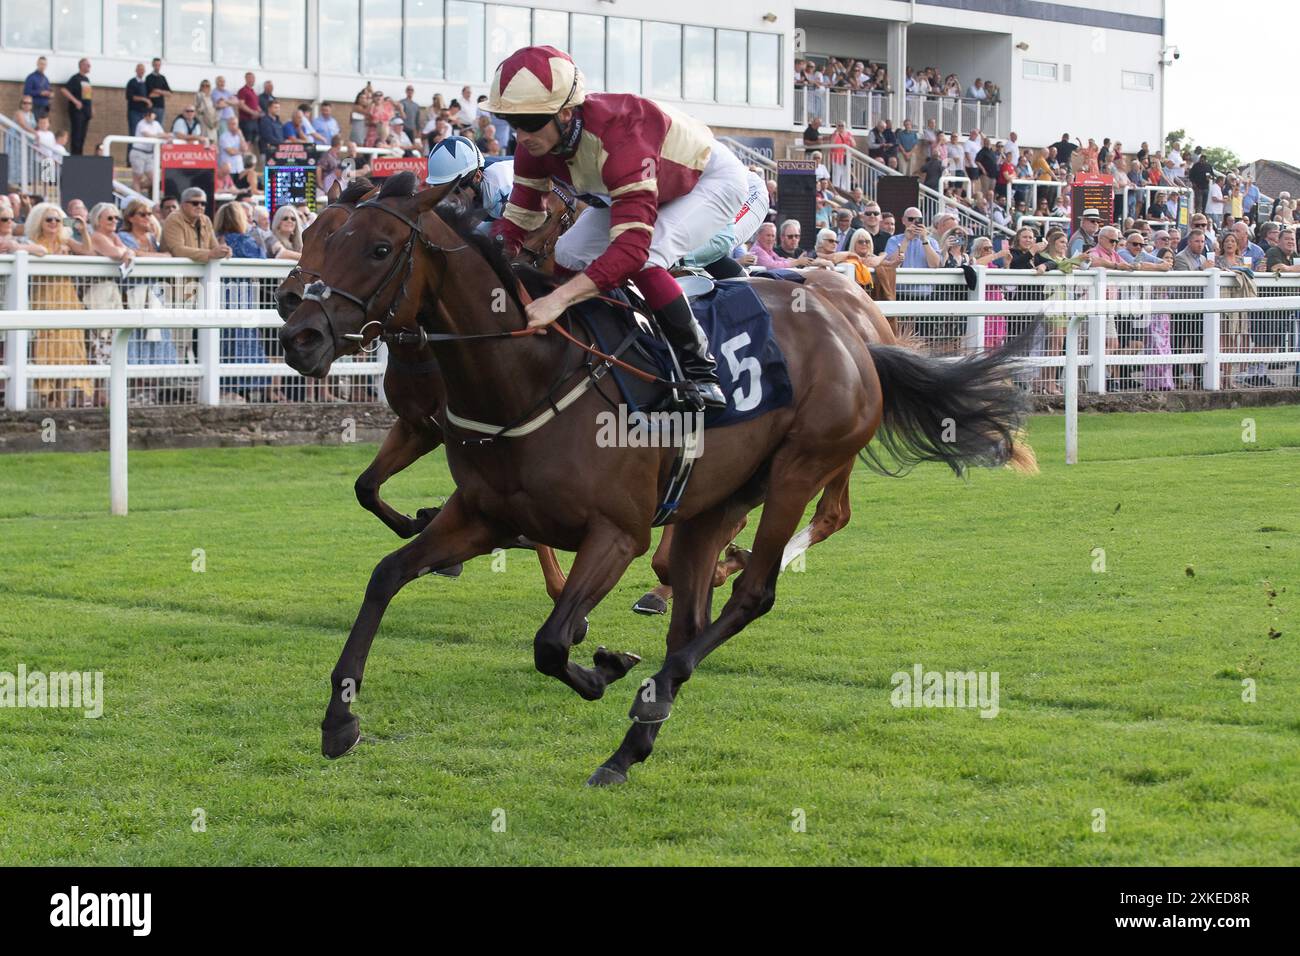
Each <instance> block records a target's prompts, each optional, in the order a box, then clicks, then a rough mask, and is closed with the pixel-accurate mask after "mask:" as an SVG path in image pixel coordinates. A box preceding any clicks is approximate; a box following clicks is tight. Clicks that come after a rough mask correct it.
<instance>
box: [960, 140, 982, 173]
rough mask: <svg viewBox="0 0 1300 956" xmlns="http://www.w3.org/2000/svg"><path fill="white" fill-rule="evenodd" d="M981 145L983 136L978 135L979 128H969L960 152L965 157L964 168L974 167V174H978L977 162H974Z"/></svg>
mask: <svg viewBox="0 0 1300 956" xmlns="http://www.w3.org/2000/svg"><path fill="white" fill-rule="evenodd" d="M983 146H984V138H983V137H980V134H979V130H971V135H970V138H969V139H967V140H966V142H965V143H962V153H963V155H965V157H966V168H967V169H974V170H975V176H979V164H976V163H975V156H976V155H978V153H979V151H980V150H982V148H983ZM971 178H974V177H971Z"/></svg>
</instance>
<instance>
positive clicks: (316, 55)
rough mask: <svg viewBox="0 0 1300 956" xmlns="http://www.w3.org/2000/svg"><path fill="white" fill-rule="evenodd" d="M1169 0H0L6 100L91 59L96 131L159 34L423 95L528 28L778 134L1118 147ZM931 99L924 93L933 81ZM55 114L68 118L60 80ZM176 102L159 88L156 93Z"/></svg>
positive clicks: (471, 73)
mask: <svg viewBox="0 0 1300 956" xmlns="http://www.w3.org/2000/svg"><path fill="white" fill-rule="evenodd" d="M1164 22H1165V21H1164V0H1084V2H1078V0H1076V2H1053V3H1047V2H1039V0H913V2H901V0H848V2H845V0H763V2H761V3H758V4H747V3H721V4H701V3H699V2H695V0H655V2H649V0H542V2H540V3H538V4H537V5H536V6H526V5H523V4H518V3H511V2H508V0H505V2H496V3H480V2H470V0H0V113H5V114H12V112H13V111H14V110H15V109H16V106H17V101H18V93H19V90H20V88H21V82H22V79H23V77H24V76H26V74H27V73H28V72H29V71H30V70H31V69H32V67H33V64H34V61H35V58H36V56H37V55H38V54H46V55H47V56H49V58H50V64H49V71H48V75H49V77H50V79H51V80H52V81H53V82H54V83H56V84H59V83H62V82H63V81H64V80H65V79H66V78H67V77H69V76H70V75H72V74H73V73H74V72H75V71H76V63H77V60H78V58H80V57H81V56H88V57H90V59H91V61H92V64H93V66H92V71H91V74H90V76H91V80H92V82H93V83H94V84H95V87H96V96H95V100H94V102H95V110H96V118H95V120H94V121H93V126H92V128H91V131H90V136H89V139H88V149H89V148H90V146H89V144H94V143H96V142H98V139H99V138H100V137H102V136H103V135H107V134H108V133H111V132H112V133H121V132H125V104H124V97H123V95H122V93H121V90H122V88H123V87H124V85H125V83H126V81H127V80H128V79H129V78H130V77H131V75H132V70H133V68H134V66H135V64H136V63H137V62H145V63H146V64H147V63H148V61H149V60H150V59H151V58H152V57H154V56H156V55H159V54H161V55H162V57H163V58H164V61H165V73H166V75H167V77H168V79H169V81H170V83H171V86H172V89H173V90H174V91H175V92H174V94H173V95H174V96H185V98H186V99H188V96H187V95H186V94H189V93H192V91H193V90H195V89H196V88H197V86H198V83H199V81H200V80H202V79H205V78H207V79H211V78H213V77H214V76H216V75H217V74H222V75H225V76H226V78H227V81H228V84H229V85H230V87H231V88H232V89H234V88H238V87H239V86H240V85H242V83H243V74H244V73H245V71H248V70H251V71H253V72H254V73H256V75H257V83H258V84H259V88H260V84H261V83H262V82H263V81H264V80H266V79H270V80H273V81H274V83H275V92H276V95H277V96H279V97H281V98H282V99H285V100H295V99H307V100H330V101H334V102H348V101H351V100H352V99H353V97H354V96H355V95H356V93H357V91H358V89H359V88H360V87H361V86H363V85H364V83H365V81H366V80H369V81H370V82H371V83H372V84H373V85H374V87H375V88H376V89H382V90H384V91H385V92H386V93H390V94H392V95H394V96H395V97H400V96H402V95H403V93H404V89H405V86H406V84H407V83H408V82H409V83H412V84H413V85H414V86H415V88H416V97H417V99H419V100H420V102H422V103H427V102H428V100H429V98H430V97H431V96H432V94H434V93H435V92H441V93H443V94H444V96H447V97H452V96H458V95H459V94H460V91H461V88H462V87H463V86H465V85H469V86H471V87H472V88H473V92H474V94H475V96H477V95H478V94H480V93H483V92H485V91H486V87H487V83H488V81H489V79H490V76H491V72H492V68H493V66H494V64H495V63H496V62H497V61H498V60H499V59H500V58H502V57H503V56H505V55H506V54H507V53H508V52H510V51H511V50H512V49H514V48H516V47H519V46H522V45H525V44H527V43H530V42H532V43H551V44H554V45H557V46H560V47H564V48H566V49H568V50H569V51H570V52H571V53H572V54H573V56H574V57H575V59H576V60H577V61H578V62H579V63H580V65H581V66H582V68H583V69H584V71H586V73H587V77H588V81H589V85H590V86H591V87H592V88H594V89H605V90H610V91H634V92H640V93H643V94H645V95H649V96H653V97H656V98H659V99H663V100H667V101H676V102H679V103H682V104H684V106H685V107H686V108H687V109H688V110H689V111H690V112H692V113H693V114H695V115H696V116H698V117H699V118H701V119H703V120H705V121H706V122H709V123H710V124H712V125H714V126H715V127H717V128H719V129H722V130H726V131H730V132H747V133H749V134H751V135H758V136H763V137H772V138H773V139H774V140H775V141H776V143H777V144H778V145H779V144H780V143H781V142H782V141H783V140H786V139H789V138H790V137H792V136H793V135H794V131H795V130H798V129H802V128H803V126H804V125H805V123H806V121H807V119H808V118H809V114H810V113H812V112H813V111H814V110H817V111H818V115H820V116H821V118H822V120H823V121H824V122H825V123H826V124H828V125H829V124H830V123H832V122H834V121H835V120H837V119H842V120H844V121H845V122H847V123H849V124H850V126H851V127H853V128H855V129H856V130H858V131H865V129H866V128H867V127H869V126H870V125H872V124H874V122H875V121H877V120H878V119H881V118H889V119H891V120H892V121H893V123H894V124H895V125H896V126H897V125H901V122H902V119H903V118H904V117H908V116H910V117H911V118H913V119H914V121H917V122H918V124H919V125H924V121H925V120H926V119H928V118H930V117H934V118H936V120H937V125H939V126H940V127H941V128H944V129H955V128H958V127H960V128H961V129H963V130H968V129H969V128H970V127H971V126H975V125H978V126H980V127H981V128H983V129H984V130H985V131H986V132H987V133H990V134H993V135H999V136H1005V135H1006V134H1007V133H1008V132H1010V131H1011V130H1013V129H1014V130H1016V131H1017V132H1018V133H1019V135H1020V138H1021V141H1022V142H1025V143H1044V144H1045V143H1049V142H1052V141H1053V140H1055V139H1056V138H1058V137H1059V136H1060V134H1061V132H1062V131H1063V130H1068V131H1069V132H1070V133H1071V135H1079V136H1082V137H1084V138H1085V139H1086V137H1088V136H1096V137H1098V139H1100V137H1102V136H1110V137H1113V138H1119V139H1121V140H1122V141H1123V142H1125V143H1126V144H1129V145H1130V146H1131V147H1134V148H1135V147H1136V145H1137V144H1138V143H1139V142H1141V141H1142V140H1149V141H1151V142H1153V143H1154V142H1157V141H1159V140H1160V138H1161V136H1162V133H1163V129H1162V126H1163V123H1162V120H1163V110H1162V105H1161V104H1162V99H1163V85H1164V84H1163V76H1162V72H1163V70H1164V69H1166V68H1167V67H1166V65H1165V63H1166V61H1168V62H1169V63H1172V59H1171V58H1170V57H1168V56H1167V54H1166V43H1165V37H1164ZM830 56H834V57H838V58H840V59H841V60H844V59H850V60H851V59H861V60H866V61H870V62H872V63H873V64H878V65H883V66H885V67H886V68H887V69H888V72H889V77H890V81H891V86H892V92H890V93H875V94H871V95H866V94H860V95H850V94H847V93H845V94H836V93H834V92H827V93H824V94H818V93H816V92H814V94H813V96H812V99H811V100H810V98H809V91H808V90H806V89H805V88H802V87H799V86H797V85H796V83H795V69H794V65H795V61H796V59H799V58H803V57H808V58H812V59H814V60H815V61H818V62H824V61H825V59H826V58H827V57H830ZM927 66H935V67H937V68H938V70H939V71H940V73H941V74H945V75H946V74H949V73H953V74H956V75H957V76H958V77H959V78H960V81H961V86H962V89H963V92H965V91H966V89H967V88H968V87H969V86H970V84H971V83H972V82H973V81H974V80H975V79H976V78H977V77H978V78H980V79H982V80H984V81H986V82H992V83H993V84H994V85H995V86H996V88H997V89H998V91H999V95H998V102H997V103H995V104H993V103H984V104H974V103H970V102H967V103H965V104H961V103H949V104H943V103H939V102H938V101H937V100H935V101H934V102H929V103H927V102H926V97H924V96H917V95H912V96H909V95H908V94H907V92H906V91H905V89H904V80H905V77H906V72H907V69H908V67H915V68H921V67H927ZM931 100H934V98H931ZM55 103H56V106H55V110H54V118H55V122H54V126H55V128H58V127H60V126H62V125H65V124H64V117H65V110H64V104H63V102H62V100H61V98H59V97H58V96H57V93H56V98H55ZM170 111H171V107H170V104H169V112H170Z"/></svg>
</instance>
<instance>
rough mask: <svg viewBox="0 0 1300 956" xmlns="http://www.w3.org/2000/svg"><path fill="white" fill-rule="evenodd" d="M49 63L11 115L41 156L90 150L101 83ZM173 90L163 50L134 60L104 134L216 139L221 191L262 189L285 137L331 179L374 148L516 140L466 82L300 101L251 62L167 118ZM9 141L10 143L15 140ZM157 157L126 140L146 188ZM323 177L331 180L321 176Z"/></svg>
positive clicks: (485, 146)
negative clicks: (55, 78) (238, 80)
mask: <svg viewBox="0 0 1300 956" xmlns="http://www.w3.org/2000/svg"><path fill="white" fill-rule="evenodd" d="M46 67H47V61H46V59H45V57H40V58H39V59H38V60H37V62H36V69H35V70H33V71H32V72H31V74H29V75H28V76H27V78H26V80H25V81H24V83H23V92H22V98H21V100H20V101H19V103H18V109H17V110H16V111H15V112H14V114H13V116H14V119H15V122H16V123H17V124H18V126H19V127H20V128H21V129H23V130H25V131H26V132H28V133H30V134H32V136H33V137H34V139H35V144H36V150H37V152H38V155H40V156H41V157H44V158H47V159H49V160H51V161H58V160H59V159H61V158H62V157H63V156H66V155H68V154H69V153H72V154H78V155H79V154H81V153H82V152H83V151H84V150H85V148H86V144H87V136H88V132H89V130H90V128H91V123H92V120H93V110H92V105H93V102H94V96H95V90H94V88H93V86H92V84H91V82H90V71H91V63H90V60H89V59H82V60H81V61H80V63H79V64H78V68H77V72H76V73H75V74H74V75H73V76H72V77H70V78H69V79H68V80H67V81H66V82H64V83H63V84H62V85H61V86H55V85H53V84H51V82H50V80H49V78H48V77H47V76H46ZM172 92H173V91H172V88H171V85H170V83H169V82H168V80H167V77H166V75H165V74H164V73H163V62H162V60H161V58H158V57H155V58H154V59H153V61H152V63H151V65H150V69H146V68H145V65H144V64H143V63H138V64H136V66H135V71H134V75H133V76H131V77H130V78H129V79H128V80H127V81H126V84H125V86H124V88H123V94H124V95H125V98H126V115H127V123H126V128H125V129H120V130H109V131H106V133H107V132H113V133H119V134H126V135H130V136H135V137H139V138H142V139H149V140H159V141H161V142H166V143H200V144H207V145H211V146H213V147H215V148H216V150H217V155H218V169H217V182H218V185H217V191H218V192H231V193H236V194H239V195H240V196H249V195H253V194H255V193H256V192H257V191H258V190H259V188H260V185H261V182H262V172H263V170H264V169H265V166H266V160H267V157H269V156H272V155H274V153H275V151H276V149H277V148H278V147H280V146H281V145H282V144H284V143H301V144H306V145H308V146H309V147H311V148H312V149H314V150H315V151H317V153H318V154H319V155H320V159H321V166H322V169H321V171H320V178H321V180H322V182H323V185H324V186H325V187H326V188H328V185H329V184H330V183H331V182H332V181H333V180H334V179H336V178H347V177H350V176H352V175H355V174H361V175H364V174H365V173H367V172H368V166H367V164H368V162H369V157H370V156H372V155H374V150H375V149H382V150H385V151H387V152H388V154H389V155H403V156H424V155H426V154H427V153H428V152H429V150H431V149H432V148H433V147H434V146H435V145H436V144H437V143H438V142H439V141H441V140H443V139H445V138H447V137H448V136H453V135H463V136H470V137H472V138H473V139H474V140H475V142H476V143H477V144H478V146H479V148H480V149H481V150H482V151H483V153H484V155H487V156H499V155H504V154H507V153H508V152H510V151H511V150H512V148H513V143H512V139H513V134H512V131H511V129H510V126H509V124H508V123H507V122H506V121H505V120H503V119H500V118H497V117H494V116H492V115H490V114H488V113H486V112H481V111H480V109H479V107H480V104H482V103H483V102H484V101H486V99H487V96H486V95H485V94H479V95H478V96H475V94H474V91H473V89H472V88H471V87H469V86H465V87H464V88H463V89H462V90H461V94H460V96H459V97H457V98H453V99H451V100H450V102H448V101H447V100H446V99H445V98H444V97H443V96H442V95H441V94H437V95H434V96H433V97H432V99H431V100H430V101H429V102H428V103H427V104H421V103H419V102H417V100H416V98H415V88H414V87H413V86H407V87H406V89H405V95H404V97H403V98H401V99H395V98H394V97H393V96H392V95H389V94H386V93H385V92H384V91H383V90H379V89H375V88H374V86H373V84H372V83H369V82H367V83H366V85H365V87H364V88H363V89H361V90H360V91H359V92H358V93H357V95H356V97H355V98H354V99H353V101H352V102H351V103H330V102H323V103H321V104H320V105H319V107H317V106H316V105H315V104H313V103H310V102H305V101H301V100H299V101H293V100H291V101H289V102H287V103H286V102H282V101H281V100H280V99H279V98H278V97H277V96H276V94H275V84H274V81H272V80H265V81H263V82H262V84H261V86H260V89H259V87H258V83H257V77H256V75H255V74H254V73H252V72H251V71H250V72H248V73H245V74H244V83H243V85H242V86H241V87H239V88H238V89H231V88H230V86H229V85H228V84H227V80H226V77H224V76H217V77H216V78H215V85H214V84H213V82H211V81H209V80H206V79H205V80H203V81H202V82H201V83H200V84H199V88H198V91H197V92H196V93H195V94H194V97H193V100H192V101H190V100H186V101H184V102H183V103H182V104H181V105H180V106H179V108H178V109H176V110H175V115H173V116H171V117H170V118H169V117H168V115H167V109H168V106H167V104H168V99H167V94H170V93H172ZM56 95H57V97H58V98H59V99H61V100H63V101H64V103H65V106H66V113H67V126H66V127H62V126H60V128H59V129H57V130H56V129H55V128H54V124H55V122H56V116H55V114H54V113H53V112H52V110H51V101H52V100H53V99H54V97H55V96H56ZM8 145H9V147H10V148H11V149H12V147H13V146H14V145H15V144H13V143H10V144H8ZM157 156H158V154H157V150H156V149H154V148H152V147H150V146H149V145H148V144H144V143H133V144H131V145H130V146H129V147H128V149H127V165H128V166H129V168H130V172H131V178H132V185H133V186H134V188H135V189H136V190H137V191H139V192H148V191H149V189H150V187H151V183H152V177H153V175H154V172H155V170H154V164H155V163H156V162H157ZM327 179H328V180H329V182H324V181H325V180H327Z"/></svg>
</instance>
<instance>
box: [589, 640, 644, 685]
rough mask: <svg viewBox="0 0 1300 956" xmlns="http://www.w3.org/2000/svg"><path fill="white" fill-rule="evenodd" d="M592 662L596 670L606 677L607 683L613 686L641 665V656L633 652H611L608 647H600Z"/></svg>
mask: <svg viewBox="0 0 1300 956" xmlns="http://www.w3.org/2000/svg"><path fill="white" fill-rule="evenodd" d="M591 660H592V663H594V664H595V665H596V669H597V670H599V671H600V672H601V673H602V674H604V675H605V679H606V683H610V684H612V683H613V682H614V681H616V680H618V679H619V678H621V677H623V675H625V674H626V673H627V672H628V671H630V670H631V669H632V668H634V667H636V665H638V664H640V663H641V656H640V655H639V654H633V653H632V652H631V651H611V650H610V649H609V648H607V647H598V648H596V653H595V654H593V655H592V658H591Z"/></svg>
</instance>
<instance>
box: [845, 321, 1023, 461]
mask: <svg viewBox="0 0 1300 956" xmlns="http://www.w3.org/2000/svg"><path fill="white" fill-rule="evenodd" d="M1037 331H1038V323H1034V324H1033V325H1031V326H1030V328H1028V329H1026V330H1025V331H1024V332H1022V333H1021V334H1020V335H1018V336H1016V338H1014V339H1012V340H1011V341H1010V342H1008V343H1007V344H1006V345H1005V346H1003V347H1002V348H1000V349H997V350H995V351H991V352H984V353H980V354H977V355H970V356H967V357H964V358H957V359H954V358H946V357H940V356H933V355H925V354H923V353H921V352H916V351H913V350H911V349H908V348H905V347H903V346H899V345H871V346H868V350H869V351H870V352H871V359H872V361H873V362H874V363H875V366H876V373H877V375H878V376H879V377H880V388H881V391H882V392H883V395H884V420H883V422H882V427H881V429H880V431H879V432H878V433H877V436H876V440H877V441H879V442H880V444H881V445H883V446H884V447H885V448H886V449H887V450H888V451H889V453H890V455H891V456H892V457H893V459H894V463H895V464H894V466H893V467H890V466H888V465H886V464H885V463H883V462H882V461H881V460H880V458H879V456H878V455H877V454H876V452H875V449H874V448H872V447H870V446H869V447H868V448H866V449H864V450H863V451H862V452H861V453H859V457H861V458H862V460H863V461H864V462H866V464H867V466H868V467H869V468H871V469H872V470H874V471H877V472H880V473H881V474H885V475H894V476H897V475H901V474H905V473H906V472H908V471H910V470H911V468H912V467H913V466H914V465H916V464H917V463H919V462H923V461H941V462H943V463H944V464H946V465H948V467H949V468H951V469H952V470H953V471H954V472H956V473H957V474H958V475H962V474H965V472H966V469H967V468H968V467H969V466H971V465H983V466H987V467H996V466H999V465H1007V466H1008V467H1010V468H1014V469H1015V470H1017V471H1021V472H1024V473H1026V474H1034V473H1035V472H1037V471H1038V463H1037V460H1036V459H1035V457H1034V451H1033V449H1032V448H1030V447H1029V445H1028V444H1027V443H1025V442H1024V441H1023V440H1022V439H1021V434H1022V432H1021V426H1022V425H1023V423H1024V420H1025V417H1026V416H1027V415H1028V413H1029V398H1028V395H1027V394H1026V393H1025V392H1024V391H1022V390H1021V389H1020V388H1019V387H1018V386H1017V385H1016V383H1015V381H1014V380H1013V375H1014V372H1015V370H1016V366H1017V364H1018V363H1019V360H1020V359H1021V358H1022V356H1023V355H1024V354H1025V353H1026V352H1027V351H1028V350H1029V347H1030V345H1031V344H1032V342H1033V339H1034V336H1035V334H1037Z"/></svg>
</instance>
